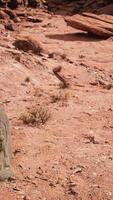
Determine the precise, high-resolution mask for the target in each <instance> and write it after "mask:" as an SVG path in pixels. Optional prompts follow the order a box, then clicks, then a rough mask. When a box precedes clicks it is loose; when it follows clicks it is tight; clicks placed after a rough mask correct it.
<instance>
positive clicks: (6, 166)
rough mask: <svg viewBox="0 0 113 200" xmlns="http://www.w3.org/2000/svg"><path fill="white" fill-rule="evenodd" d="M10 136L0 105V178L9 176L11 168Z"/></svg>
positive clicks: (7, 123)
mask: <svg viewBox="0 0 113 200" xmlns="http://www.w3.org/2000/svg"><path fill="white" fill-rule="evenodd" d="M10 161H11V136H10V130H9V122H8V118H7V116H6V113H5V110H4V108H3V107H2V106H0V180H2V181H3V180H5V179H8V178H10V177H11V176H12V175H13V173H12V170H11V163H10Z"/></svg>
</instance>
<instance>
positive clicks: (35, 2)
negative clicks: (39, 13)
mask: <svg viewBox="0 0 113 200" xmlns="http://www.w3.org/2000/svg"><path fill="white" fill-rule="evenodd" d="M43 2H44V0H0V7H7V6H8V7H10V8H12V9H15V8H17V7H19V6H30V7H34V8H36V7H38V6H41V5H42V4H43Z"/></svg>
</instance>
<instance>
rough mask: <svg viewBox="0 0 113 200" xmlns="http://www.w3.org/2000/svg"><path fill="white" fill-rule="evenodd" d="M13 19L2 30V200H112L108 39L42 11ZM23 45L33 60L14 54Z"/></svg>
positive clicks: (112, 66) (112, 91)
mask: <svg viewBox="0 0 113 200" xmlns="http://www.w3.org/2000/svg"><path fill="white" fill-rule="evenodd" d="M16 14H17V16H18V18H17V19H16V20H10V19H6V17H5V18H4V19H3V23H1V24H0V102H1V104H3V105H4V106H5V110H6V112H7V115H8V118H9V121H10V127H11V135H12V153H13V156H12V166H13V170H14V177H12V178H11V179H9V180H8V181H5V182H0V200H113V38H112V37H110V38H108V39H104V38H101V37H96V36H95V35H89V34H87V33H86V32H83V31H80V30H77V29H74V28H72V27H70V26H67V24H66V22H65V20H64V18H65V16H63V15H59V14H53V13H50V12H47V11H45V10H43V9H38V10H36V9H31V8H26V9H25V8H24V9H23V8H19V9H17V10H16ZM4 27H5V28H4ZM21 38H27V39H28V38H31V40H33V41H34V43H33V44H34V45H36V48H39V47H40V50H39V52H38V51H34V50H32V49H30V50H28V49H27V47H26V50H25V51H23V48H24V46H23V45H22V46H21V45H20V46H21V47H20V48H17V47H18V45H17V43H16V44H15V41H18V40H21ZM37 45H38V47H37ZM58 67H61V71H60V74H61V76H62V77H63V78H64V80H65V81H66V83H67V86H66V87H65V88H64V87H63V85H62V83H61V81H60V80H59V79H58V78H57V77H56V75H55V74H54V69H55V68H58ZM32 116H35V117H34V118H32ZM32 119H33V120H32Z"/></svg>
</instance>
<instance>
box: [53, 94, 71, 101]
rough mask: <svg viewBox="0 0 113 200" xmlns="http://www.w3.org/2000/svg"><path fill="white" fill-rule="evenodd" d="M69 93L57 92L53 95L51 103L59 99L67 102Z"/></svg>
mask: <svg viewBox="0 0 113 200" xmlns="http://www.w3.org/2000/svg"><path fill="white" fill-rule="evenodd" d="M67 100H68V94H67V93H61V92H59V93H55V94H52V95H51V103H56V102H58V101H63V102H67Z"/></svg>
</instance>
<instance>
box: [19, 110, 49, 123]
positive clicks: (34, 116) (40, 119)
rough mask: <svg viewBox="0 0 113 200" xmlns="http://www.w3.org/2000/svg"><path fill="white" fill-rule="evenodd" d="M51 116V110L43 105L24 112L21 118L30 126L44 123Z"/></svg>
mask: <svg viewBox="0 0 113 200" xmlns="http://www.w3.org/2000/svg"><path fill="white" fill-rule="evenodd" d="M49 118H50V112H49V111H48V109H47V108H45V107H43V106H38V107H35V108H31V109H30V110H29V111H28V112H27V113H24V114H22V116H21V117H20V119H21V120H22V121H23V123H24V124H28V125H30V126H39V125H44V124H45V123H46V122H47V121H48V119H49Z"/></svg>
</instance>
